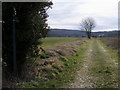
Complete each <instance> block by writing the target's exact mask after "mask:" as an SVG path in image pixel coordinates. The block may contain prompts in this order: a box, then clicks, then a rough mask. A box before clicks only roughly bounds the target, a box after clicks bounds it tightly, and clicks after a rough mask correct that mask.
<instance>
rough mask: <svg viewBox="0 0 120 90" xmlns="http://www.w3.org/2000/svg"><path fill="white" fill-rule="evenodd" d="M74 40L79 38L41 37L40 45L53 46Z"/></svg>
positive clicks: (44, 46)
mask: <svg viewBox="0 0 120 90" xmlns="http://www.w3.org/2000/svg"><path fill="white" fill-rule="evenodd" d="M75 40H80V38H71V37H69V38H67V37H49V38H45V39H42V47H43V48H46V47H53V46H56V45H59V44H63V43H67V42H71V41H75Z"/></svg>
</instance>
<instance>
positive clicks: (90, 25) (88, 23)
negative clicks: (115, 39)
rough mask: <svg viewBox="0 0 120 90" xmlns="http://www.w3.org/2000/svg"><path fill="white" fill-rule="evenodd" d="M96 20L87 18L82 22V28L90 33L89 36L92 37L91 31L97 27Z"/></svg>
mask: <svg viewBox="0 0 120 90" xmlns="http://www.w3.org/2000/svg"><path fill="white" fill-rule="evenodd" d="M95 25H96V24H95V21H94V19H93V18H90V17H88V18H86V19H83V20H82V22H81V23H80V27H81V28H80V29H81V30H82V31H85V32H86V33H87V35H88V38H90V37H91V31H92V30H93V29H94V28H95Z"/></svg>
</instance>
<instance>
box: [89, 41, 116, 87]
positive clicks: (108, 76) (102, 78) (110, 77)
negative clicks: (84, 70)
mask: <svg viewBox="0 0 120 90" xmlns="http://www.w3.org/2000/svg"><path fill="white" fill-rule="evenodd" d="M116 59H117V56H115V54H113V52H112V51H111V50H110V49H108V48H107V47H106V45H105V44H103V43H102V42H101V41H99V40H94V45H93V53H92V59H91V60H92V61H93V63H92V65H91V68H90V71H91V72H90V74H91V75H92V76H93V77H95V78H94V82H96V86H95V87H97V88H116V87H117V86H118V85H117V84H118V76H117V72H118V69H117V65H115V63H114V60H116Z"/></svg>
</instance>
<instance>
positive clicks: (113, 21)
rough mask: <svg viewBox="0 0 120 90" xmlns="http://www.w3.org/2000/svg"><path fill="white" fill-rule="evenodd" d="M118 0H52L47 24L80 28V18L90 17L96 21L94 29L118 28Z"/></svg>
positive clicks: (52, 26) (61, 27) (53, 26)
mask: <svg viewBox="0 0 120 90" xmlns="http://www.w3.org/2000/svg"><path fill="white" fill-rule="evenodd" d="M118 1H119V0H52V2H53V6H52V9H49V11H48V14H49V18H48V24H49V25H50V27H51V28H60V29H74V30H76V29H77V30H78V29H79V28H80V26H79V24H80V22H81V20H82V19H84V18H86V17H92V18H94V20H95V21H96V24H97V26H96V28H95V29H94V31H106V30H117V29H118Z"/></svg>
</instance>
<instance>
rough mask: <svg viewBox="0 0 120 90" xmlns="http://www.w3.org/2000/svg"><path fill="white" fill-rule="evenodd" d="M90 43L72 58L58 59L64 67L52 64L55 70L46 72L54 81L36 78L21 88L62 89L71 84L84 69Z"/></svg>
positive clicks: (81, 47) (83, 45)
mask: <svg viewBox="0 0 120 90" xmlns="http://www.w3.org/2000/svg"><path fill="white" fill-rule="evenodd" d="M73 40H74V39H73ZM67 41H68V39H67ZM70 41H71V40H70ZM88 43H89V41H86V42H84V44H82V45H81V46H79V50H78V51H76V53H74V54H73V55H72V56H61V57H58V58H59V60H61V62H62V64H63V66H62V67H59V66H58V65H55V64H52V65H51V66H52V67H53V68H54V70H52V71H49V72H46V74H47V76H48V77H51V76H52V79H49V80H46V81H45V80H43V79H42V78H41V77H36V79H34V80H31V81H30V82H23V83H21V86H22V87H23V88H53V87H60V86H62V85H63V84H65V83H69V82H71V81H72V80H73V79H74V76H75V72H76V71H77V70H79V69H80V67H82V63H83V61H82V60H83V58H85V54H86V53H87V52H86V50H87V48H88V45H89V44H88ZM51 66H50V67H51ZM53 76H54V77H53Z"/></svg>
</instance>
